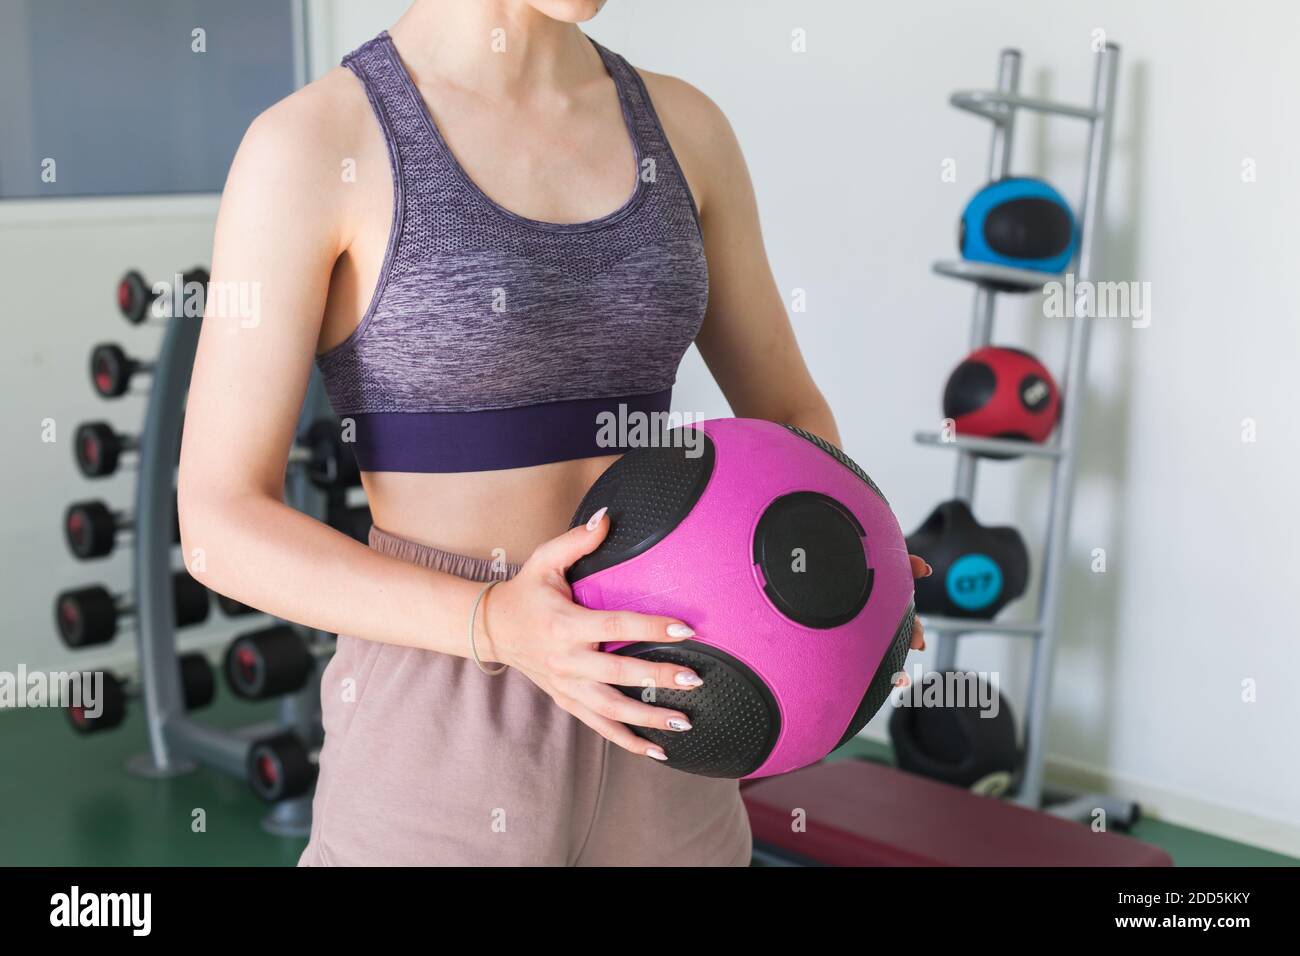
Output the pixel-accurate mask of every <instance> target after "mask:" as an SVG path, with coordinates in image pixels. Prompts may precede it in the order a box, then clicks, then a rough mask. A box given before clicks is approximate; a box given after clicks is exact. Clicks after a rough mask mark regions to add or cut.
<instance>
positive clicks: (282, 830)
mask: <svg viewBox="0 0 1300 956" xmlns="http://www.w3.org/2000/svg"><path fill="white" fill-rule="evenodd" d="M312 795H313V794H311V793H309V794H307V795H306V796H305V797H296V798H295V799H293V800H281V801H280V802H279V803H277V804H276V805H275V807H274V808H273V809H272V810H271V812H270V813H268V814H267V815H266V816H264V817H262V829H263V830H265V831H266V832H267V833H270V834H271V835H272V836H283V837H309V836H311V800H312Z"/></svg>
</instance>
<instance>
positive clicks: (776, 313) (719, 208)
mask: <svg viewBox="0 0 1300 956" xmlns="http://www.w3.org/2000/svg"><path fill="white" fill-rule="evenodd" d="M645 79H646V83H647V87H648V88H649V89H650V92H651V95H652V96H653V97H654V98H655V100H656V102H658V103H659V104H660V110H659V112H660V117H661V119H662V120H663V122H664V124H665V131H666V132H667V133H668V137H669V139H670V141H671V142H672V144H673V151H674V152H675V153H676V154H677V156H678V158H679V160H680V161H681V163H682V165H683V166H684V167H685V172H686V176H687V178H688V180H689V181H690V185H691V187H692V189H693V190H694V193H695V200H696V203H697V205H698V207H699V212H700V226H701V229H702V231H703V233H704V251H705V255H706V256H707V258H708V262H709V306H708V311H707V313H706V314H705V317H704V325H703V327H702V328H701V329H700V334H699V336H698V337H697V338H696V343H695V344H696V345H697V346H698V347H699V350H700V354H701V355H702V356H703V357H704V361H705V363H706V364H707V365H708V367H709V371H710V372H712V373H713V377H714V379H716V380H717V383H718V385H719V387H720V388H721V389H722V392H723V394H724V395H725V396H726V397H727V401H728V402H729V403H730V405H731V410H732V411H733V412H734V413H735V414H736V415H739V416H741V417H743V418H764V419H767V420H769V421H776V422H784V423H786V424H790V425H797V426H799V427H800V428H805V429H807V430H808V431H810V432H812V433H813V434H815V435H820V436H821V437H823V438H825V439H827V440H828V441H831V442H833V443H835V444H836V445H838V444H840V436H839V431H838V430H837V429H836V427H835V419H834V417H833V416H832V415H831V410H830V406H828V405H827V404H826V399H824V398H823V397H822V394H821V391H820V390H819V389H818V388H817V384H816V382H814V381H813V379H812V376H811V375H810V374H809V372H808V366H807V365H806V364H804V360H803V354H802V353H801V352H800V351H799V343H798V342H797V341H796V340H795V337H794V330H793V329H792V328H791V326H790V319H789V316H788V315H787V314H786V309H785V303H784V302H783V301H782V299H781V293H780V291H779V290H778V289H777V286H776V280H775V279H774V278H773V277H772V269H771V266H769V265H768V261H767V252H766V250H765V249H764V248H763V233H762V229H761V228H760V226H759V221H758V203H757V202H756V200H755V198H754V186H753V183H752V182H751V181H750V178H749V170H748V168H747V167H746V165H745V157H744V156H743V155H742V153H741V150H740V144H739V142H737V140H736V135H735V133H734V132H733V131H732V129H731V124H730V123H728V122H727V118H726V117H725V116H724V115H723V114H722V111H721V110H720V109H718V107H717V105H716V104H714V103H713V101H712V100H710V99H709V98H708V97H707V96H705V95H704V94H703V93H701V92H700V91H699V90H697V89H695V88H694V87H692V86H690V85H689V84H687V83H685V82H683V81H681V80H678V79H675V78H673V77H669V76H662V75H658V74H653V73H651V74H645Z"/></svg>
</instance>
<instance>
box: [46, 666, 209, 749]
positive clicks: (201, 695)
mask: <svg viewBox="0 0 1300 956" xmlns="http://www.w3.org/2000/svg"><path fill="white" fill-rule="evenodd" d="M178 664H179V666H180V677H181V693H182V695H183V699H184V701H185V709H186V710H187V711H195V710H201V709H203V708H204V707H207V706H208V705H209V704H210V703H212V701H213V699H214V698H215V697H216V696H217V680H216V677H215V676H214V675H213V673H212V665H211V664H209V663H208V659H207V658H206V657H204V656H203V655H202V654H186V655H184V656H183V657H181V658H180V659H179V661H178ZM91 676H92V675H91V674H90V672H82V673H78V674H75V675H74V679H75V680H77V681H78V682H79V683H80V684H81V686H82V693H81V695H80V697H81V701H82V703H81V704H77V705H73V706H69V707H68V708H67V714H68V720H69V722H70V723H71V724H72V729H73V730H75V731H77V733H80V734H93V733H96V732H98V731H101V730H112V729H113V728H114V727H116V726H118V725H119V724H120V723H122V721H123V720H124V719H126V702H127V700H128V699H129V698H133V697H139V696H140V687H139V686H138V685H135V684H130V683H128V682H127V681H124V680H123V679H122V678H120V677H118V676H116V675H115V674H110V673H108V672H107V671H105V672H104V683H103V688H102V691H101V694H100V699H99V700H98V701H95V702H94V704H95V705H96V706H93V707H91V708H89V709H90V710H98V711H99V714H98V715H97V716H91V715H90V713H89V712H88V708H87V706H86V698H87V696H88V693H87V689H86V679H87V678H89V677H91Z"/></svg>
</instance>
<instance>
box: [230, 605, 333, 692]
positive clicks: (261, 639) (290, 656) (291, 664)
mask: <svg viewBox="0 0 1300 956" xmlns="http://www.w3.org/2000/svg"><path fill="white" fill-rule="evenodd" d="M315 668H316V657H315V655H314V654H313V653H312V651H311V648H310V647H308V646H307V642H306V641H305V640H303V638H302V635H301V634H299V633H298V632H297V631H296V630H294V629H293V628H292V627H290V626H289V625H288V624H275V625H272V626H271V627H265V628H262V629H261V630H260V631H253V632H251V633H249V634H241V635H240V636H239V637H236V638H235V639H234V640H233V641H232V642H231V644H230V647H229V648H227V649H226V662H225V671H226V683H228V684H229V685H230V689H231V690H232V691H234V693H235V696H237V697H242V698H243V699H244V700H266V699H267V698H268V697H279V696H281V695H283V694H293V693H296V692H298V691H300V690H302V689H303V688H304V687H306V686H307V681H308V680H309V679H310V678H311V675H312V672H313V671H314V670H315Z"/></svg>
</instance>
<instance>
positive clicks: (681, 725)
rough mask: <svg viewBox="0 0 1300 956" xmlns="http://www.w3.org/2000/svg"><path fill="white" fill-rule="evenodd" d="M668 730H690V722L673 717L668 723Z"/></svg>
mask: <svg viewBox="0 0 1300 956" xmlns="http://www.w3.org/2000/svg"><path fill="white" fill-rule="evenodd" d="M668 729H669V730H690V729H691V722H690V721H689V720H682V719H681V718H680V717H674V718H672V719H671V720H669V721H668Z"/></svg>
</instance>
